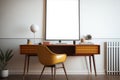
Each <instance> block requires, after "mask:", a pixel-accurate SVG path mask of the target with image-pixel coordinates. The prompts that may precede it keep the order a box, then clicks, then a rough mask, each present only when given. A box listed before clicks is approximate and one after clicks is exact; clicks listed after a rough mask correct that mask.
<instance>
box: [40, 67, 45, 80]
mask: <svg viewBox="0 0 120 80" xmlns="http://www.w3.org/2000/svg"><path fill="white" fill-rule="evenodd" d="M44 70H45V66H44V67H43V70H42V72H41V74H40V77H39V80H41V78H42V75H43V72H44Z"/></svg>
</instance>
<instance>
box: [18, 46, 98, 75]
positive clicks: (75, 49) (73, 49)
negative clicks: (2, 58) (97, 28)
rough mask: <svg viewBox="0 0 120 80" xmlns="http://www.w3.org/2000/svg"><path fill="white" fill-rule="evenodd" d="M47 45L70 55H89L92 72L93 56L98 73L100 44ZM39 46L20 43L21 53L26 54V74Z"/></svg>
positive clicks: (58, 51) (53, 49) (55, 50)
mask: <svg viewBox="0 0 120 80" xmlns="http://www.w3.org/2000/svg"><path fill="white" fill-rule="evenodd" d="M47 46H48V48H49V49H50V50H51V51H53V52H55V53H58V54H61V53H66V54H67V55H68V56H89V62H90V72H92V67H91V57H92V58H93V66H94V71H95V75H97V74H96V66H95V58H94V55H96V54H100V45H82V44H81V45H47ZM38 47H39V45H20V54H22V55H25V63H24V76H25V74H26V70H27V73H28V69H29V59H30V56H36V55H37V48H38Z"/></svg>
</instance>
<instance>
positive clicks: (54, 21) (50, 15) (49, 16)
mask: <svg viewBox="0 0 120 80" xmlns="http://www.w3.org/2000/svg"><path fill="white" fill-rule="evenodd" d="M46 39H47V40H78V39H79V0H47V1H46Z"/></svg>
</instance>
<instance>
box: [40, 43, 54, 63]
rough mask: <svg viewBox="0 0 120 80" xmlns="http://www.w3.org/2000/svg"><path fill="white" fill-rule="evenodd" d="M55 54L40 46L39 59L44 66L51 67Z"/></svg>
mask: <svg viewBox="0 0 120 80" xmlns="http://www.w3.org/2000/svg"><path fill="white" fill-rule="evenodd" d="M54 55H55V54H54V53H53V52H52V51H51V50H50V49H49V48H47V46H45V45H40V46H39V48H38V58H39V61H40V62H41V63H42V64H43V65H51V60H52V58H53V57H54Z"/></svg>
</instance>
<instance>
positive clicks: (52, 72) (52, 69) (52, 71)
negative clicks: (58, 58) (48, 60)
mask: <svg viewBox="0 0 120 80" xmlns="http://www.w3.org/2000/svg"><path fill="white" fill-rule="evenodd" d="M53 75H54V74H53V67H51V77H52V79H53Z"/></svg>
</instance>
